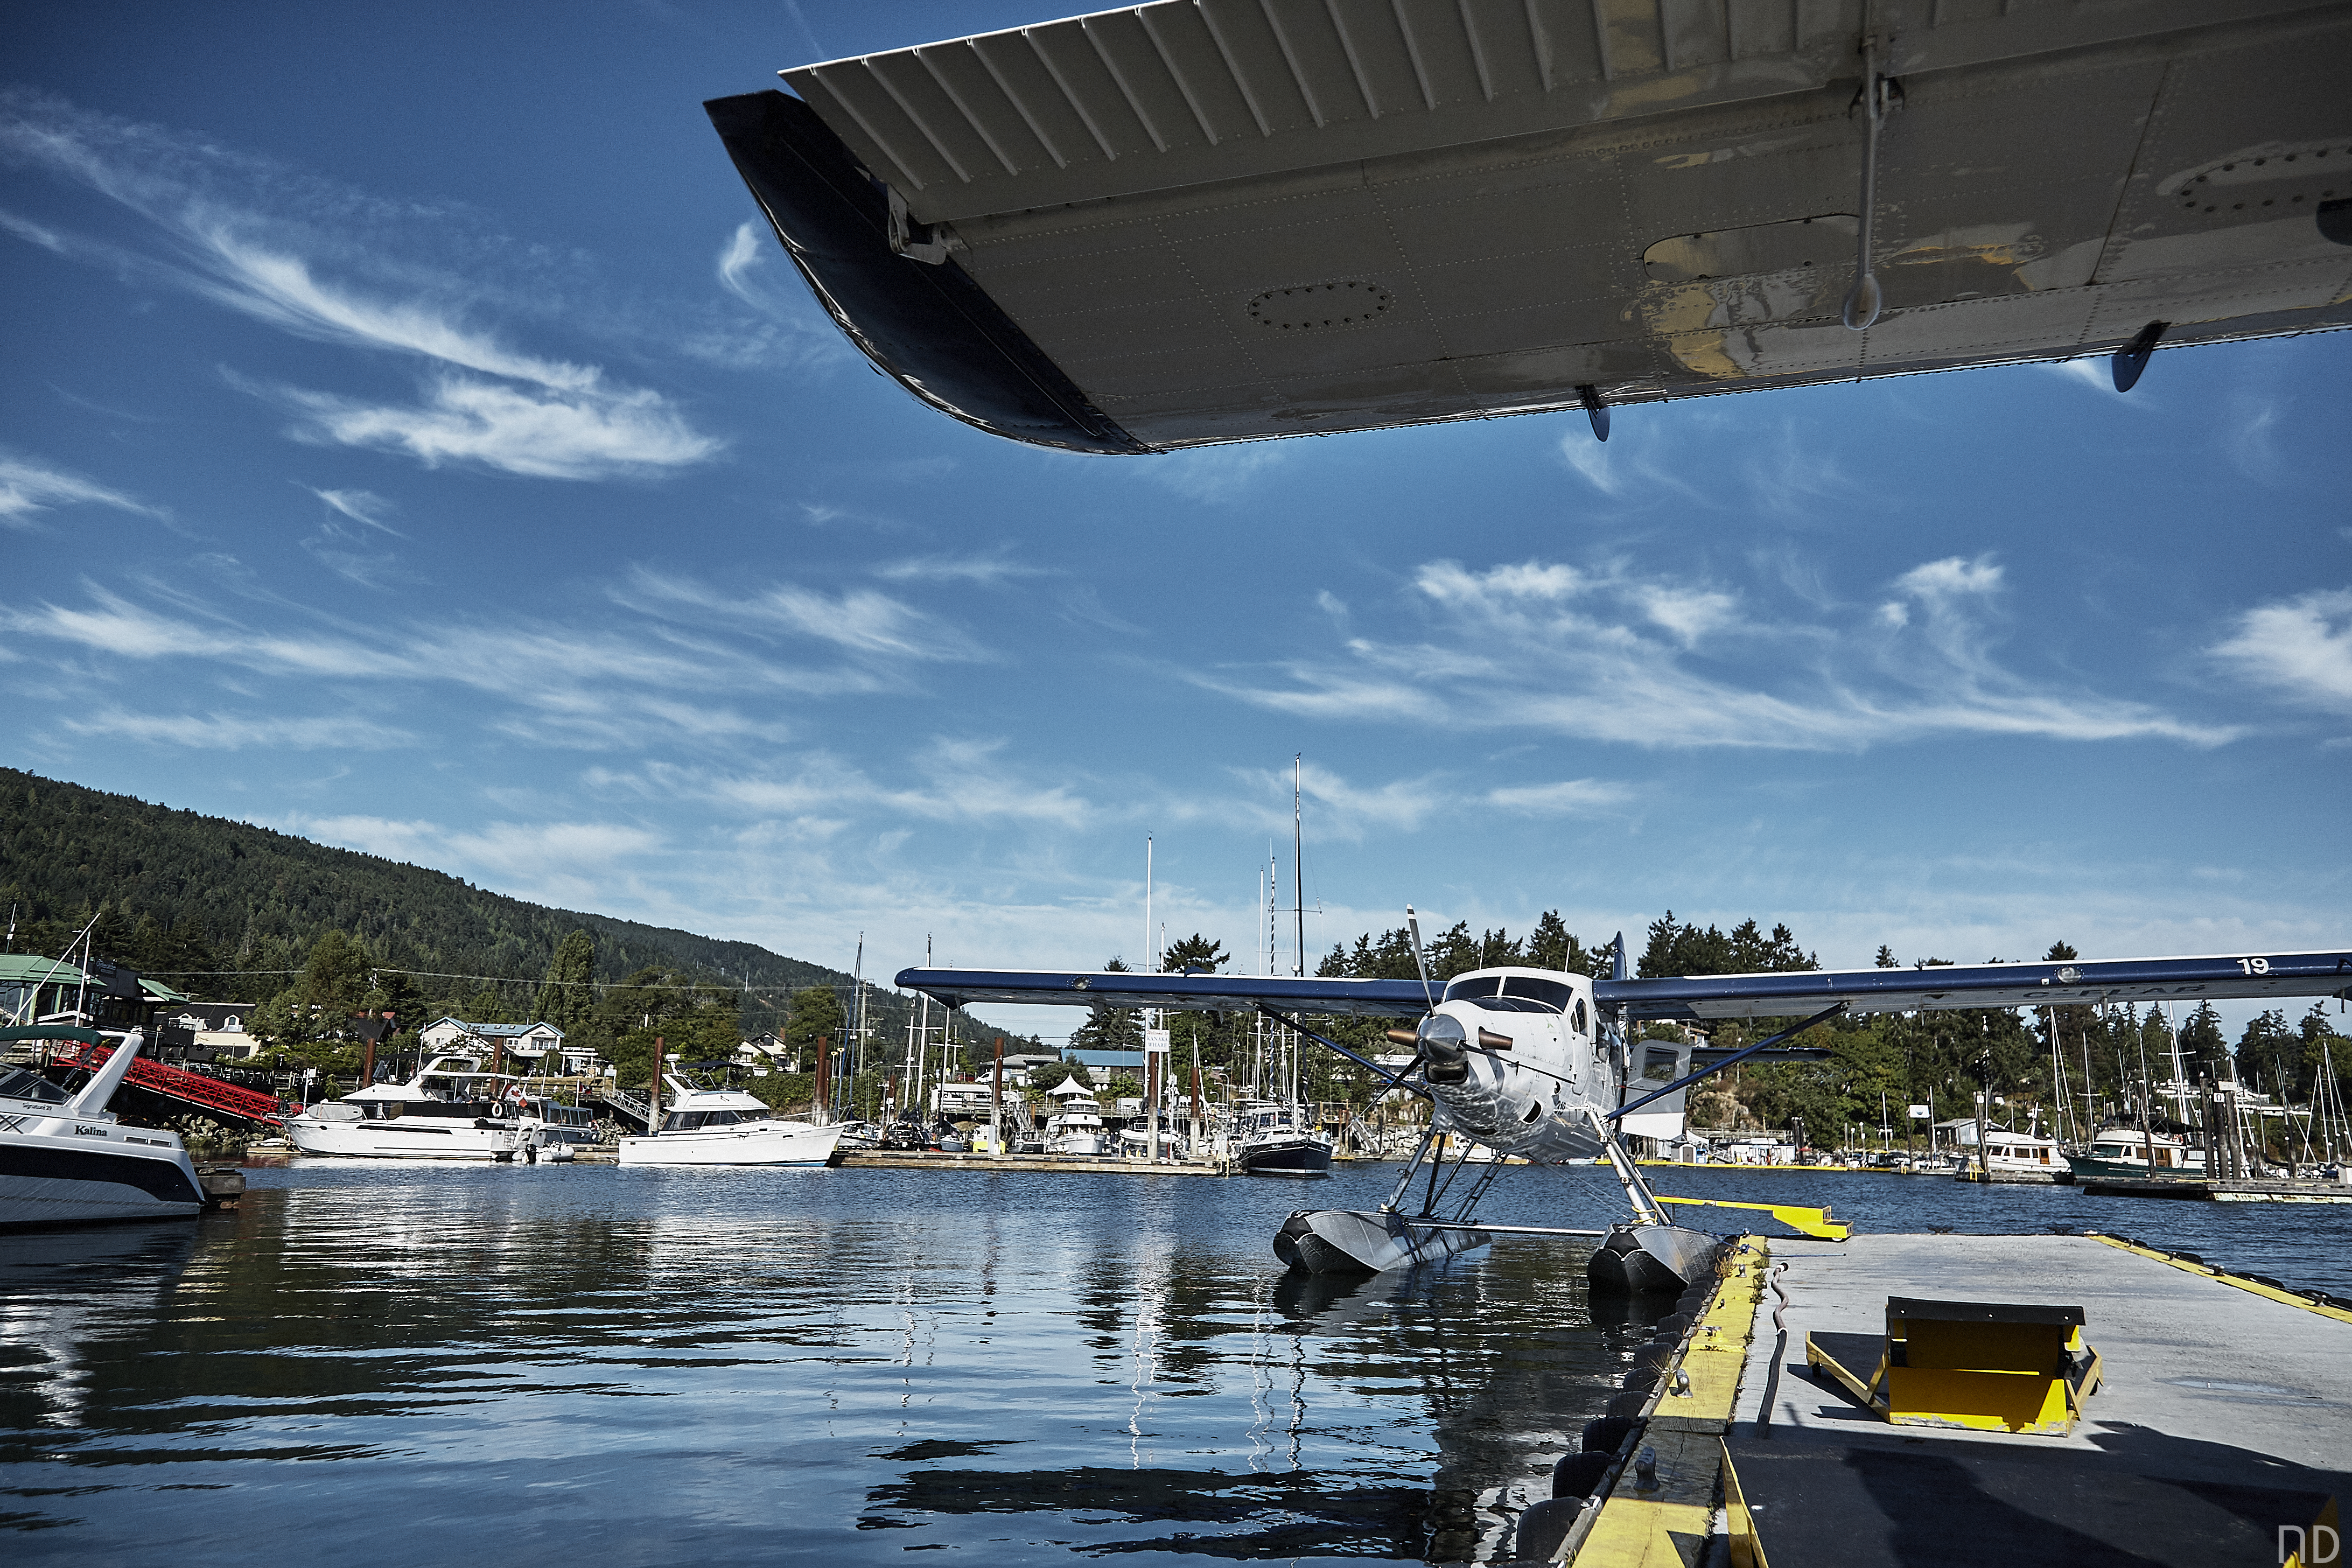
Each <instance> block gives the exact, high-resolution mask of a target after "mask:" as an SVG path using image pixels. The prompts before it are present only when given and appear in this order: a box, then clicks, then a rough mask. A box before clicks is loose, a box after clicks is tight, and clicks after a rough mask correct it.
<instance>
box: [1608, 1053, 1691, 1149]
mask: <svg viewBox="0 0 2352 1568" xmlns="http://www.w3.org/2000/svg"><path fill="white" fill-rule="evenodd" d="M1692 1048H1693V1047H1692V1045H1691V1043H1690V1042H1689V1041H1687V1040H1635V1041H1634V1042H1633V1069H1634V1070H1633V1076H1632V1077H1630V1078H1629V1079H1627V1081H1626V1084H1625V1102H1626V1103H1627V1104H1629V1105H1630V1104H1631V1103H1633V1101H1634V1100H1639V1099H1641V1098H1642V1097H1643V1095H1645V1094H1652V1093H1654V1092H1656V1091H1657V1090H1659V1089H1664V1088H1665V1087H1666V1085H1668V1084H1670V1083H1673V1082H1674V1081H1675V1079H1680V1078H1684V1077H1686V1076H1687V1075H1688V1074H1689V1072H1690V1069H1691V1051H1692ZM1689 1099H1690V1090H1689V1089H1676V1090H1675V1092H1674V1093H1672V1094H1670V1095H1667V1096H1666V1097H1665V1098H1664V1100H1652V1101H1650V1103H1649V1104H1647V1105H1645V1106H1643V1108H1642V1109H1641V1110H1637V1111H1635V1112H1633V1115H1631V1116H1628V1117H1626V1118H1625V1119H1624V1120H1623V1121H1621V1122H1620V1123H1619V1126H1620V1127H1621V1128H1622V1130H1623V1131H1624V1132H1625V1133H1626V1135H1627V1136H1629V1137H1635V1138H1677V1137H1680V1136H1681V1135H1682V1132H1683V1128H1684V1125H1685V1122H1684V1117H1685V1109H1686V1102H1687V1101H1688V1100H1689Z"/></svg>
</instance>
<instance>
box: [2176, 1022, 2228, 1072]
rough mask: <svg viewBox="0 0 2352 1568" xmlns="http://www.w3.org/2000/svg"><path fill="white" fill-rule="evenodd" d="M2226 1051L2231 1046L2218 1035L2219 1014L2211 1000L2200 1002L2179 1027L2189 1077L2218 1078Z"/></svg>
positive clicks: (2183, 1059) (2181, 1050)
mask: <svg viewBox="0 0 2352 1568" xmlns="http://www.w3.org/2000/svg"><path fill="white" fill-rule="evenodd" d="M2229 1053H2230V1047H2229V1046H2228V1044H2227V1043H2226V1042H2225V1041H2223V1039H2222V1038H2221V1014H2219V1013H2217V1012H2215V1011H2214V1010H2213V1004H2212V1003H2210V1002H2200V1003H2199V1004H2197V1011H2195V1012H2194V1013H2191V1014H2189V1018H2188V1021H2187V1022H2186V1023H2184V1024H2182V1025H2181V1026H2180V1057H2181V1062H2182V1065H2183V1066H2185V1067H2186V1068H2188V1070H2189V1078H2190V1080H2191V1081H2194V1080H2195V1079H2198V1078H2200V1077H2201V1078H2214V1079H2218V1078H2220V1077H2221V1076H2222V1073H2221V1068H2222V1065H2223V1063H2225V1062H2226V1061H2227V1060H2228V1059H2229Z"/></svg>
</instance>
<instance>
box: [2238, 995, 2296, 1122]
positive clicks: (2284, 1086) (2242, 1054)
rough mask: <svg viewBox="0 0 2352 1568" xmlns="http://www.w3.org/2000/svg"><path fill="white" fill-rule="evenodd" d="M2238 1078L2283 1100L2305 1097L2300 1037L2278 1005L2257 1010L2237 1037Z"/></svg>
mask: <svg viewBox="0 0 2352 1568" xmlns="http://www.w3.org/2000/svg"><path fill="white" fill-rule="evenodd" d="M2238 1078H2239V1080H2240V1081H2241V1082H2243V1083H2247V1084H2253V1083H2260V1084H2261V1085H2262V1086H2263V1089H2264V1090H2265V1091H2266V1092H2268V1093H2271V1094H2274V1095H2276V1096H2278V1097H2279V1098H2280V1099H2282V1100H2300V1099H2302V1098H2303V1097H2304V1090H2305V1079H2304V1072H2303V1037H2302V1036H2301V1035H2300V1034H2298V1033H2296V1032H2295V1031H2294V1030H2293V1029H2290V1028H2289V1027H2287V1022H2286V1015H2285V1014H2284V1012H2282V1011H2280V1010H2279V1009H2278V1008H2276V1007H2273V1008H2270V1009H2269V1010H2267V1011H2265V1012H2263V1013H2260V1014H2257V1015H2256V1016H2254V1018H2253V1021H2252V1022H2251V1023H2249V1024H2248V1025H2247V1026H2246V1032H2245V1033H2244V1034H2242V1035H2241V1036H2240V1037H2238Z"/></svg>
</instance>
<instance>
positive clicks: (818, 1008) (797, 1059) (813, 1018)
mask: <svg viewBox="0 0 2352 1568" xmlns="http://www.w3.org/2000/svg"><path fill="white" fill-rule="evenodd" d="M846 1026H847V1022H846V1019H845V1017H844V1016H843V1014H842V1010H841V998H840V997H839V996H837V995H835V994H834V990H833V987H832V986H830V985H807V986H803V987H802V988H801V989H800V990H798V991H795V992H793V1011H792V1016H791V1017H790V1018H789V1019H788V1020H787V1021H786V1022H785V1024H784V1044H785V1045H786V1046H788V1047H791V1048H792V1053H793V1071H795V1072H800V1071H803V1070H808V1071H814V1068H815V1065H816V1045H817V1042H818V1041H819V1040H830V1041H832V1042H833V1045H834V1047H836V1048H837V1047H839V1046H840V1045H841V1043H842V1040H843V1038H844V1037H845V1035H844V1031H845V1028H846Z"/></svg>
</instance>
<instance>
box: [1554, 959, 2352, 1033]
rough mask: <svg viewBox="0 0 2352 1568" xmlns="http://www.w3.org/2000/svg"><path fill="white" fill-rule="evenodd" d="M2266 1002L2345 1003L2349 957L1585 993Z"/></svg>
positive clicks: (1792, 1003) (1705, 1003) (1763, 978)
mask: <svg viewBox="0 0 2352 1568" xmlns="http://www.w3.org/2000/svg"><path fill="white" fill-rule="evenodd" d="M2271 996H2276V997H2282V998H2284V997H2295V996H2352V952H2284V953H2241V954H2229V955H2221V956H2212V957H2202V958H2123V959H2086V960H2079V961H2070V962H2068V963H1986V964H1975V965H1970V966H1967V967H1961V966H1958V965H1953V966H1943V965H1938V966H1937V967H1934V968H1928V969H1844V970H1811V971H1800V972H1796V973H1773V974H1698V975H1685V976H1680V977H1676V978H1672V979H1657V980H1600V981H1595V982H1594V983H1593V986H1592V997H1593V1001H1594V1002H1595V1003H1596V1004H1598V1005H1600V1006H1601V1007H1602V1008H1604V1009H1608V1008H1615V1007H1621V1006H1622V1007H1623V1008H1625V1009H1626V1010H1627V1012H1628V1014H1629V1015H1630V1016H1632V1017H1633V1018H1634V1019H1637V1020H1640V1019H1705V1018H1755V1017H1786V1016H1790V1015H1792V1014H1804V1013H1817V1012H1820V1011H1822V1010H1823V1009H1824V1008H1828V1007H1832V1006H1835V1005H1838V1004H1839V1003H1844V1004H1845V1005H1846V1008H1847V1010H1848V1011H1849V1012H1850V1013H1853V1014H1865V1013H1916V1012H1934V1011H1937V1010H1941V1009H1948V1008H1955V1007H2040V1006H2052V1005H2056V1006H2084V1005H2088V1006H2100V1005H2107V1004H2115V1005H2122V1004H2124V1003H2133V1004H2137V1005H2147V1004H2148V1003H2152V1002H2179V1003H2186V1004H2189V1005H2195V1004H2197V1003H2199V1002H2203V1001H2209V1000H2211V1001H2218V1000H2221V999H2223V998H2227V997H2271Z"/></svg>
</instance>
